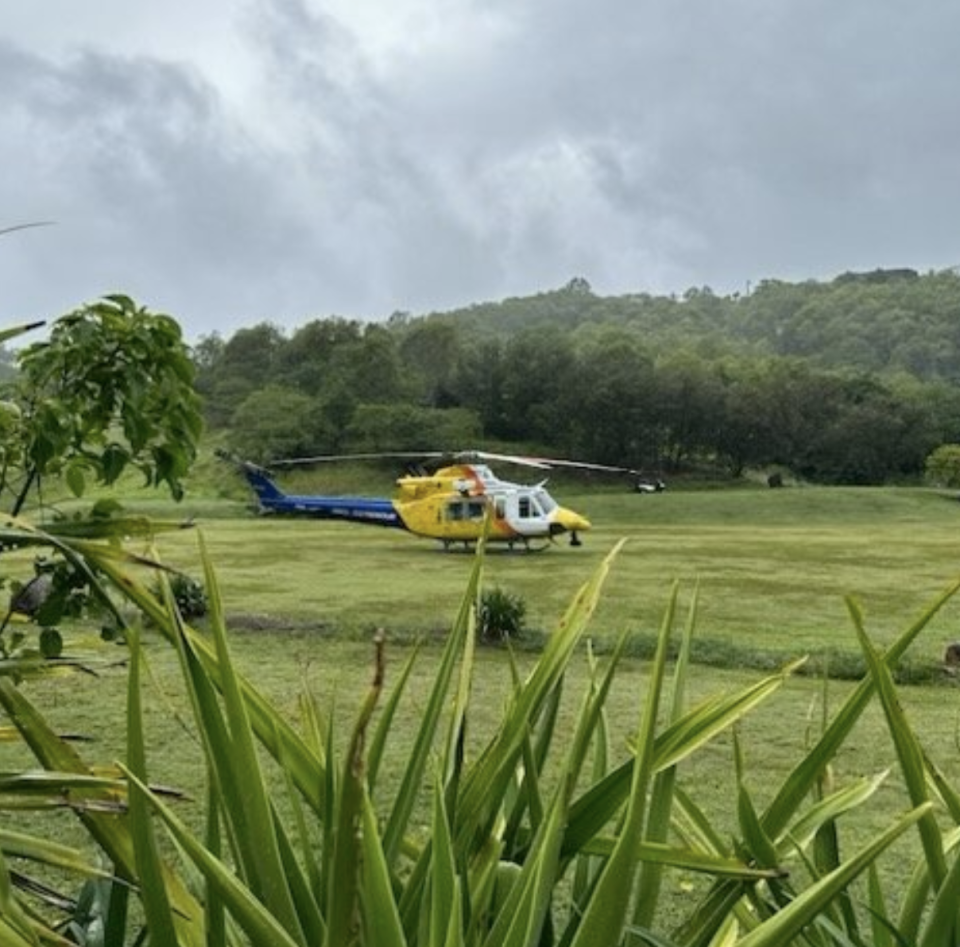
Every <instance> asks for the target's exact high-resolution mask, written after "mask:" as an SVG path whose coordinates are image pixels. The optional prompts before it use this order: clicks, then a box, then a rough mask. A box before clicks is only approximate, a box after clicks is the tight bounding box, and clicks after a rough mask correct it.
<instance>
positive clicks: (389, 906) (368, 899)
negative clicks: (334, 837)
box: [360, 792, 407, 947]
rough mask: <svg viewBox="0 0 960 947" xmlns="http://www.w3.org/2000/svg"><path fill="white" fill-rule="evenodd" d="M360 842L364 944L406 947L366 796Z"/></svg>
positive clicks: (375, 822)
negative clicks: (361, 850)
mask: <svg viewBox="0 0 960 947" xmlns="http://www.w3.org/2000/svg"><path fill="white" fill-rule="evenodd" d="M362 839H363V857H362V859H361V870H362V876H361V883H360V907H361V920H362V924H363V930H364V932H365V938H364V939H365V942H366V943H368V944H376V945H377V947H407V939H406V937H405V936H404V933H403V924H402V923H401V922H400V912H399V911H398V910H397V902H396V898H395V897H394V892H393V885H392V883H391V879H390V869H389V866H388V865H387V860H386V858H385V857H384V854H383V846H382V845H381V844H380V832H379V829H378V827H377V815H376V812H375V811H374V808H373V805H372V803H371V801H370V796H369V793H367V792H364V794H363V829H362Z"/></svg>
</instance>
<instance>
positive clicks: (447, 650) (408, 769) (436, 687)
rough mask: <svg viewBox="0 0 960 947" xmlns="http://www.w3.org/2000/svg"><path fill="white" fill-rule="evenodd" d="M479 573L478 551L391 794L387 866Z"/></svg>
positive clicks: (409, 807) (461, 643) (463, 641)
mask: <svg viewBox="0 0 960 947" xmlns="http://www.w3.org/2000/svg"><path fill="white" fill-rule="evenodd" d="M482 572H483V559H482V557H481V555H479V554H478V555H477V556H476V557H475V559H474V564H473V569H472V570H471V573H470V578H469V581H468V583H467V589H466V591H465V592H464V595H463V599H462V603H461V606H460V612H459V614H458V616H457V619H456V621H455V622H454V624H453V627H452V628H451V630H450V634H449V636H448V637H447V641H446V644H445V646H444V649H443V654H442V655H441V658H440V664H439V666H438V668H437V673H436V677H435V679H434V683H433V687H432V688H431V690H430V695H429V698H428V700H427V703H426V706H425V708H424V712H423V715H422V717H421V720H420V726H419V728H418V731H417V736H416V740H415V742H414V746H413V749H412V750H411V753H410V756H409V758H408V760H407V764H406V766H405V768H404V771H403V775H402V778H401V782H400V788H399V789H398V791H397V794H396V796H395V797H394V804H393V808H392V809H391V811H390V814H389V816H388V817H387V821H386V825H385V827H384V831H383V850H384V853H385V855H386V858H387V863H388V864H390V865H393V864H395V862H396V858H397V855H398V853H399V851H400V844H401V842H402V841H403V836H404V833H405V832H406V831H407V826H408V824H409V821H410V814H411V813H412V812H413V809H414V805H415V803H416V800H417V796H418V795H419V793H420V791H421V787H422V786H423V784H424V774H425V773H426V768H427V763H428V761H429V759H430V753H431V750H432V748H433V743H434V739H435V737H436V734H437V731H438V728H439V726H440V720H441V718H442V715H443V711H444V708H445V706H446V700H447V695H448V693H449V689H450V683H451V681H452V679H453V675H454V672H455V670H456V667H457V662H458V660H459V658H460V656H461V653H462V651H463V649H464V647H465V646H467V635H468V634H469V626H470V615H471V613H472V611H473V608H474V602H475V600H476V597H477V590H478V589H479V585H480V578H481V575H482Z"/></svg>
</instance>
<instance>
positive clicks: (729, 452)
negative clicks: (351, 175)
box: [194, 270, 960, 483]
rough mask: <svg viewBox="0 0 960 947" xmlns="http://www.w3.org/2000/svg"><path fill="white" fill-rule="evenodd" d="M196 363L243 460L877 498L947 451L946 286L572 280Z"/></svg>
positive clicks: (332, 321)
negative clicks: (768, 476) (788, 479)
mask: <svg viewBox="0 0 960 947" xmlns="http://www.w3.org/2000/svg"><path fill="white" fill-rule="evenodd" d="M194 357H195V360H196V363H197V367H198V377H197V386H198V390H199V391H200V393H201V395H202V396H203V401H204V410H205V414H206V417H207V421H208V423H209V424H210V426H211V427H212V428H222V429H226V431H227V432H228V435H229V437H230V440H231V445H232V446H233V448H234V449H235V450H236V451H237V452H238V453H240V454H243V455H245V456H248V457H250V458H251V459H262V458H270V457H274V458H276V457H281V456H286V457H292V456H310V455H314V454H321V453H344V452H352V451H387V450H394V451H395V450H423V449H427V448H437V447H441V448H447V447H450V446H457V447H463V446H490V445H497V444H499V445H505V444H506V445H518V446H520V447H522V446H523V445H535V446H536V448H539V449H542V450H544V451H550V452H551V453H554V452H555V453H557V454H558V455H564V456H568V457H577V458H582V459H590V460H593V461H596V462H599V463H605V464H613V465H625V466H630V467H636V468H643V469H647V470H652V471H663V472H675V471H680V470H684V469H687V468H691V467H694V466H695V467H697V468H698V469H702V468H703V467H705V466H706V467H711V468H713V469H723V470H726V471H729V472H733V473H740V472H742V471H744V470H746V469H760V470H763V469H768V470H769V469H770V468H785V469H787V470H789V471H792V472H795V473H796V474H797V475H798V476H801V477H803V478H805V479H808V480H819V481H829V482H840V483H877V482H882V481H886V480H898V481H902V480H905V479H915V478H917V477H919V476H920V475H921V474H922V473H923V470H924V465H925V463H926V459H927V458H928V456H929V455H930V454H931V452H932V451H934V450H936V449H937V448H938V447H939V446H941V445H947V444H958V443H960V277H958V275H957V274H956V273H954V272H953V271H945V272H939V273H929V274H926V275H919V274H917V273H914V272H913V271H909V270H878V271H874V272H871V273H861V274H853V273H848V274H845V275H843V276H840V277H838V278H837V279H834V280H831V281H829V282H805V283H786V282H778V281H774V280H766V281H764V282H762V283H760V284H759V285H758V286H757V287H756V288H755V289H754V290H753V291H752V292H750V293H745V294H743V295H738V296H726V297H720V296H717V295H715V294H714V293H712V292H710V290H708V289H699V290H690V291H688V292H686V293H684V294H683V296H682V297H677V298H673V297H665V296H653V295H647V294H635V295H628V296H616V297H603V296H599V295H597V294H596V293H594V292H593V291H592V289H591V287H590V286H589V284H588V283H587V282H586V281H585V280H584V279H574V280H571V281H570V282H569V283H568V284H567V285H566V286H564V287H563V288H561V289H558V290H554V291H552V292H544V293H539V294H536V295H534V296H530V297H527V298H523V299H507V300H504V301H502V302H498V303H485V304H477V305H473V306H470V307H468V308H465V309H461V310H456V311H452V312H444V313H433V314H429V315H424V316H416V317H414V316H410V315H408V314H405V313H395V314H394V315H393V316H391V317H390V318H389V319H388V320H387V321H386V322H383V323H362V322H359V321H357V320H348V319H342V318H325V319H314V320H312V321H309V322H306V323H304V324H303V325H302V326H300V327H299V328H297V329H296V330H294V331H293V332H291V333H287V332H284V331H282V330H281V329H279V328H278V327H277V326H275V325H273V324H271V323H269V322H264V323H260V324H259V325H256V326H252V327H250V328H246V329H241V330H238V331H237V332H236V333H234V335H233V336H232V337H231V338H229V339H221V338H219V337H218V336H211V337H208V338H206V339H203V340H201V342H200V343H199V344H198V345H197V346H196V347H195V349H194ZM531 449H533V448H531Z"/></svg>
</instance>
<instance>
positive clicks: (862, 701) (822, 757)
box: [763, 580, 960, 838]
mask: <svg viewBox="0 0 960 947" xmlns="http://www.w3.org/2000/svg"><path fill="white" fill-rule="evenodd" d="M958 591H960V580H957V581H956V582H954V583H953V584H951V585H950V586H948V587H947V588H946V589H945V590H944V591H943V592H942V593H941V594H940V595H939V596H937V598H936V599H935V600H934V601H933V603H932V604H931V605H929V606H928V607H927V608H926V609H925V610H924V612H923V613H922V614H921V615H920V617H919V618H918V619H917V620H916V621H915V622H914V623H913V624H912V625H911V626H910V627H909V628H907V629H906V630H905V631H904V632H903V633H902V634H901V635H900V636H899V637H898V638H897V639H896V640H895V641H894V642H893V643H892V644H891V645H890V647H889V648H887V650H886V651H885V652H884V655H883V658H882V660H883V663H884V664H885V665H886V667H887V668H891V669H892V668H894V667H896V665H897V662H898V661H899V660H900V659H901V658H902V657H903V656H904V654H906V652H907V649H908V648H909V647H910V645H911V644H913V642H914V641H915V640H916V639H917V637H918V636H919V634H920V633H921V632H922V631H923V630H924V628H926V627H927V625H928V624H929V623H930V622H931V621H932V620H933V618H934V617H935V616H936V614H937V613H938V612H939V611H940V609H941V608H943V606H944V605H946V604H947V602H949V601H950V599H951V598H953V597H954V596H955V595H956V594H957V592H958ZM874 686H875V681H874V678H873V675H868V676H866V677H865V678H864V679H863V680H862V681H861V682H860V683H859V684H858V685H857V686H856V688H855V689H854V691H853V692H852V693H851V694H850V696H849V697H848V698H847V700H846V701H845V702H844V704H843V706H842V708H841V709H840V711H839V712H838V713H837V714H836V715H835V716H834V718H833V720H832V721H831V722H830V724H829V726H827V728H826V729H825V730H824V732H823V734H822V735H821V737H820V739H819V740H818V741H817V744H816V746H815V747H814V748H813V749H812V750H811V751H810V752H809V753H807V755H806V756H804V758H803V759H802V760H801V761H800V762H799V763H798V764H797V766H796V767H795V768H794V769H793V771H792V772H791V773H790V775H789V776H788V777H787V779H785V780H784V782H783V784H782V785H781V787H780V791H779V792H778V793H777V795H776V798H775V799H774V800H773V802H771V803H770V805H769V806H768V807H767V809H766V811H765V812H764V815H763V826H764V828H765V829H766V831H767V834H769V835H770V836H771V837H773V838H776V837H777V836H778V835H779V834H780V833H781V832H782V831H783V829H784V828H785V826H786V825H787V823H788V822H789V820H790V819H792V818H793V816H794V813H795V812H796V811H797V810H798V809H799V808H800V806H801V805H802V803H803V800H804V799H805V798H806V797H807V796H808V795H809V793H810V792H811V791H812V790H813V787H814V786H815V785H816V783H817V780H818V779H819V778H820V775H821V773H822V772H823V769H824V767H825V766H826V765H827V764H828V763H829V762H830V761H831V760H832V759H833V758H834V756H836V753H837V750H838V749H839V747H840V746H841V745H842V744H843V742H844V740H846V738H847V737H848V736H849V734H850V731H851V730H852V729H853V727H854V726H855V724H856V723H857V721H858V720H859V719H860V716H861V714H862V713H863V711H864V709H865V708H866V706H867V704H868V703H869V701H870V698H871V697H872V696H873V693H874Z"/></svg>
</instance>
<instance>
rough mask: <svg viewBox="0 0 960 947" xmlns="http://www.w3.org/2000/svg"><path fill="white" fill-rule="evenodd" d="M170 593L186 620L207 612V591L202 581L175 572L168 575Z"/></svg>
mask: <svg viewBox="0 0 960 947" xmlns="http://www.w3.org/2000/svg"><path fill="white" fill-rule="evenodd" d="M170 593H171V594H172V595H173V600H174V601H175V602H176V603H177V608H178V609H180V614H181V615H182V616H183V617H184V618H185V619H187V621H191V620H193V619H195V618H203V616H204V615H206V614H207V593H206V591H205V589H204V587H203V583H202V582H198V581H197V580H196V579H194V578H191V577H190V576H189V575H184V574H183V573H182V572H177V573H175V574H174V575H172V576H171V577H170Z"/></svg>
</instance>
